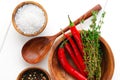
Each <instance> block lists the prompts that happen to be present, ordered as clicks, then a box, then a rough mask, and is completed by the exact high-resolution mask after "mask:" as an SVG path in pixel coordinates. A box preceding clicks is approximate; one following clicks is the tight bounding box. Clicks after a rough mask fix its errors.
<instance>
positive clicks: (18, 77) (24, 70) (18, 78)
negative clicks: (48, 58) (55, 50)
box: [16, 67, 51, 80]
mask: <svg viewBox="0 0 120 80" xmlns="http://www.w3.org/2000/svg"><path fill="white" fill-rule="evenodd" d="M31 69H37V70H40V71H42V72H44V73H45V74H46V76H47V77H48V79H49V80H51V77H50V74H49V73H48V72H47V71H46V70H45V69H43V68H39V67H28V68H25V69H23V70H22V71H21V72H20V73H19V74H18V76H17V79H16V80H20V78H21V76H22V74H24V73H25V72H26V71H28V70H31Z"/></svg>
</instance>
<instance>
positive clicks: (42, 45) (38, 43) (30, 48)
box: [22, 4, 101, 64]
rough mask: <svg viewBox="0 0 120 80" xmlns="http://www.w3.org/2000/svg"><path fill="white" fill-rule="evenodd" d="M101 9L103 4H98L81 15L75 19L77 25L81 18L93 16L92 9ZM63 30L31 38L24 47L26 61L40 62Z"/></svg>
mask: <svg viewBox="0 0 120 80" xmlns="http://www.w3.org/2000/svg"><path fill="white" fill-rule="evenodd" d="M99 10H101V6H100V5H99V4H98V5H96V6H95V7H93V8H92V9H90V10H89V11H88V12H86V13H85V14H84V15H82V16H81V17H79V18H78V19H77V20H75V21H74V24H75V25H78V24H79V23H80V21H81V20H86V19H87V18H89V17H90V16H92V11H99ZM68 30H69V26H67V27H66V28H64V29H63V31H64V32H66V31H68ZM61 34H62V32H61V31H60V32H58V33H57V34H55V35H53V36H43V37H36V38H33V39H31V40H29V41H28V42H27V43H26V44H25V45H24V46H23V48H22V56H23V58H24V60H25V61H27V62H28V63H31V64H35V63H38V62H40V61H41V60H42V59H43V58H44V57H45V56H46V55H47V53H48V51H49V50H50V48H51V46H52V44H53V43H54V41H55V39H56V38H57V37H58V36H60V35H61Z"/></svg>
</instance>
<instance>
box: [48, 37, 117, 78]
mask: <svg viewBox="0 0 120 80" xmlns="http://www.w3.org/2000/svg"><path fill="white" fill-rule="evenodd" d="M63 39H64V38H63V36H62V37H61V38H59V39H58V40H56V42H55V43H54V44H53V46H52V48H51V50H50V55H49V58H48V69H49V72H50V75H51V78H52V79H53V80H58V79H57V78H56V77H55V76H54V75H56V74H55V72H54V68H53V67H52V66H53V63H52V57H53V55H54V52H55V50H54V48H57V46H58V45H59V44H60V43H61V41H62V40H63ZM99 40H100V41H102V43H103V44H104V46H105V47H106V48H107V49H109V55H110V56H111V59H109V60H110V61H109V63H110V64H112V66H111V71H110V72H109V77H105V76H104V79H103V78H102V79H103V80H111V79H112V76H113V74H114V68H115V63H114V56H113V53H112V50H111V48H110V46H109V44H108V43H107V42H106V40H105V39H104V38H103V37H101V36H100V37H99ZM53 50H54V51H53ZM107 71H108V70H107ZM104 75H107V74H106V72H105V73H104Z"/></svg>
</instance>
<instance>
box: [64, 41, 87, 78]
mask: <svg viewBox="0 0 120 80" xmlns="http://www.w3.org/2000/svg"><path fill="white" fill-rule="evenodd" d="M64 47H65V49H66V50H67V52H68V54H69V55H70V56H71V58H72V60H73V62H74V63H75V65H76V66H77V68H78V69H79V71H80V73H81V74H82V75H83V76H85V77H86V74H85V72H84V71H83V70H82V69H81V66H80V64H79V62H78V61H77V59H76V57H75V54H74V52H73V49H72V48H71V46H70V44H69V43H67V42H66V43H65V45H64Z"/></svg>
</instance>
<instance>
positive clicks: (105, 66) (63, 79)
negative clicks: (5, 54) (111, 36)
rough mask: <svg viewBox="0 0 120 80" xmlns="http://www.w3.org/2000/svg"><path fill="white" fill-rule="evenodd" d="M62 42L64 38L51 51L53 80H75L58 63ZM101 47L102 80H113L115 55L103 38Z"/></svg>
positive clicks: (50, 66)
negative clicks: (58, 53)
mask: <svg viewBox="0 0 120 80" xmlns="http://www.w3.org/2000/svg"><path fill="white" fill-rule="evenodd" d="M62 41H63V38H60V39H58V40H57V41H56V43H55V44H54V45H53V47H52V49H51V51H50V56H49V61H48V62H49V63H48V65H49V71H50V74H51V77H52V79H53V80H75V79H74V78H73V77H71V76H70V75H68V74H67V73H66V72H65V71H64V70H63V68H62V67H61V65H60V63H59V62H58V59H57V49H58V46H59V44H60V43H61V42H62ZM100 45H101V47H102V51H103V58H102V77H101V80H111V79H112V76H113V72H114V57H113V53H112V51H111V48H110V47H109V45H108V43H107V42H106V41H105V40H104V39H103V38H102V37H100Z"/></svg>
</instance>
